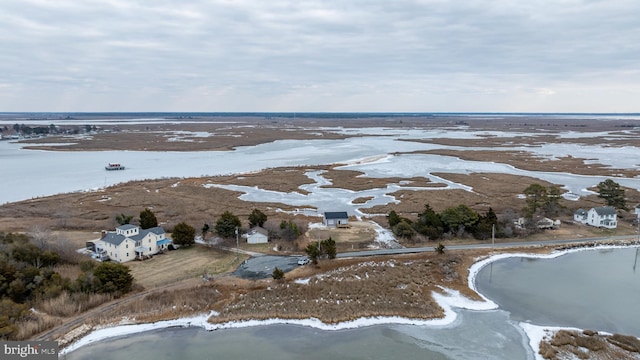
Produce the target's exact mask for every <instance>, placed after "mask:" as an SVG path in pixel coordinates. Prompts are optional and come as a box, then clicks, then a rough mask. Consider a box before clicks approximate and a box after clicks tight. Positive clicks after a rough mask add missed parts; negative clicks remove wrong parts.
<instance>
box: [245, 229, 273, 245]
mask: <svg viewBox="0 0 640 360" xmlns="http://www.w3.org/2000/svg"><path fill="white" fill-rule="evenodd" d="M246 237H247V244H266V243H268V242H269V232H268V231H267V230H266V229H264V228H261V227H259V226H256V227H254V228H253V229H251V230H249V232H248V233H247V234H246Z"/></svg>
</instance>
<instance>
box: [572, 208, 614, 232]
mask: <svg viewBox="0 0 640 360" xmlns="http://www.w3.org/2000/svg"><path fill="white" fill-rule="evenodd" d="M573 220H575V221H577V222H579V223H582V224H586V225H591V226H595V227H601V228H607V229H615V228H616V227H618V219H617V213H616V209H615V208H614V207H613V206H599V207H595V208H591V209H590V210H589V211H586V210H584V209H578V211H576V212H575V213H573Z"/></svg>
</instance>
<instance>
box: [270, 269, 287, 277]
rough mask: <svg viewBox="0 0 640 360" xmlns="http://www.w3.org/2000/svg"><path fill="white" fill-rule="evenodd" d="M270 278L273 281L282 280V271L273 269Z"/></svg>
mask: <svg viewBox="0 0 640 360" xmlns="http://www.w3.org/2000/svg"><path fill="white" fill-rule="evenodd" d="M271 277H272V278H273V279H274V280H283V279H284V271H282V270H280V269H278V267H276V268H275V269H273V273H271Z"/></svg>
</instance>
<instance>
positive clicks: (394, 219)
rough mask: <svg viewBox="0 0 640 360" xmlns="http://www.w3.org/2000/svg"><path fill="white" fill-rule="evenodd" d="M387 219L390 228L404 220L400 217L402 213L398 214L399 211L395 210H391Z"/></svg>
mask: <svg viewBox="0 0 640 360" xmlns="http://www.w3.org/2000/svg"><path fill="white" fill-rule="evenodd" d="M387 220H388V221H389V227H390V228H392V227H394V226H396V225H398V224H399V223H400V221H402V219H401V218H400V215H398V213H396V211H395V210H391V211H390V212H389V215H387Z"/></svg>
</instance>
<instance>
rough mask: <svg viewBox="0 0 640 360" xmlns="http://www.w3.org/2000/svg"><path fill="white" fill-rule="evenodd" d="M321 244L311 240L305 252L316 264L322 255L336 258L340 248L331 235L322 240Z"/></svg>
mask: <svg viewBox="0 0 640 360" xmlns="http://www.w3.org/2000/svg"><path fill="white" fill-rule="evenodd" d="M319 245H320V246H319V247H318V243H317V242H315V241H314V242H311V243H309V244H308V245H307V247H306V248H305V252H306V253H307V256H309V259H310V260H311V262H313V263H314V264H317V263H318V259H319V258H321V257H323V256H324V257H327V258H329V259H335V258H336V255H337V254H338V250H337V248H336V242H335V240H333V239H332V238H331V237H330V238H328V239H325V240H322V241H320V244H319Z"/></svg>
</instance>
